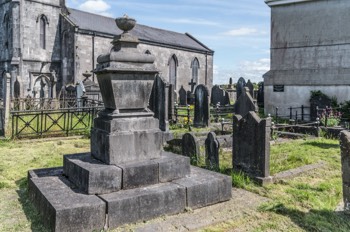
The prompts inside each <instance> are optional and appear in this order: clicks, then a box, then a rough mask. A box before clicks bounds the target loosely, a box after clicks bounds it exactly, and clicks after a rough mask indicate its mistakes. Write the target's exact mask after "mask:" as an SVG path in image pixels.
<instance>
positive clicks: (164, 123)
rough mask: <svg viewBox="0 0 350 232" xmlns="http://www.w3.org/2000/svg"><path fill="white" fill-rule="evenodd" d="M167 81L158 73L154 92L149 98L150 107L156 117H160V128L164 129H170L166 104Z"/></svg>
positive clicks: (153, 88)
mask: <svg viewBox="0 0 350 232" xmlns="http://www.w3.org/2000/svg"><path fill="white" fill-rule="evenodd" d="M165 92H166V83H165V82H164V81H163V80H162V78H161V77H160V76H159V75H157V76H156V78H155V80H154V83H153V87H152V93H151V97H150V100H149V108H150V110H152V111H153V112H154V117H155V118H158V119H159V129H161V130H162V131H167V130H168V119H167V113H168V112H167V109H166V107H167V104H166V94H165Z"/></svg>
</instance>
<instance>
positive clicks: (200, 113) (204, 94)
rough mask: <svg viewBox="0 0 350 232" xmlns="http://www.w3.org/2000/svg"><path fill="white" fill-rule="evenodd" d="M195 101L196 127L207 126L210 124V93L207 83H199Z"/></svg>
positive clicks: (194, 122)
mask: <svg viewBox="0 0 350 232" xmlns="http://www.w3.org/2000/svg"><path fill="white" fill-rule="evenodd" d="M194 95H195V103H194V120H193V126H194V127H207V126H209V119H210V117H209V110H210V109H209V94H208V89H207V87H205V85H198V86H197V88H196V90H195V93H194Z"/></svg>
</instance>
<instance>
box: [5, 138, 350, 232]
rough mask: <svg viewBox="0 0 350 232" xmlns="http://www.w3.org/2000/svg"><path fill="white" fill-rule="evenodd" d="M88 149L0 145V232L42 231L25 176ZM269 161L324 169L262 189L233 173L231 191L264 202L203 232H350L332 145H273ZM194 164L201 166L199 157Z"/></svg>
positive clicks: (59, 144)
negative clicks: (247, 193) (245, 192)
mask: <svg viewBox="0 0 350 232" xmlns="http://www.w3.org/2000/svg"><path fill="white" fill-rule="evenodd" d="M89 144H90V141H89V140H87V139H77V140H64V141H47V142H38V141H35V142H34V141H23V142H22V141H0V231H45V228H42V221H41V219H40V217H39V216H38V212H37V211H36V210H35V209H34V207H33V205H32V203H31V202H30V201H29V199H28V196H27V190H26V189H27V186H26V183H27V181H26V176H27V171H28V170H30V169H36V168H43V167H55V166H61V165H62V157H63V155H64V154H71V153H79V152H86V151H89V146H90V145H89ZM202 152H203V150H202ZM231 157H232V155H231V152H229V151H228V152H225V151H223V150H221V151H220V170H219V171H220V172H223V173H230V170H231V168H232V164H231ZM271 159H272V160H271V166H272V167H273V166H275V168H274V170H275V172H279V171H280V170H284V169H289V168H294V167H297V166H299V165H304V164H307V163H310V162H311V163H314V162H319V161H323V162H324V163H325V165H324V166H323V167H322V168H320V169H317V170H314V171H312V172H308V173H304V174H303V175H301V176H299V177H296V178H294V179H291V180H284V181H280V182H279V183H276V184H272V185H268V186H265V187H260V186H257V185H255V184H254V182H253V181H252V180H251V179H250V178H248V177H247V176H245V175H244V174H242V173H235V174H233V175H232V181H233V184H234V185H235V186H236V187H239V188H244V189H247V190H249V191H252V192H255V193H257V194H259V195H261V196H264V197H267V198H268V199H269V201H268V202H267V203H264V204H262V205H260V207H259V208H258V209H257V210H256V211H254V212H246V214H245V216H244V217H243V218H240V219H237V220H236V221H235V220H230V221H226V222H224V223H220V224H218V225H213V226H211V227H209V228H205V229H204V231H233V230H237V231H350V222H349V220H348V216H345V215H344V214H342V213H339V212H334V209H335V208H336V206H337V205H338V204H339V202H341V200H342V187H341V186H342V181H341V168H340V167H341V164H340V149H339V145H338V141H337V140H330V139H316V140H299V141H292V142H290V143H283V144H278V145H275V146H272V148H271ZM199 164H200V165H201V166H203V165H205V160H204V159H203V157H201V159H200V160H199ZM247 200H248V201H249V199H247ZM233 210H234V209H233Z"/></svg>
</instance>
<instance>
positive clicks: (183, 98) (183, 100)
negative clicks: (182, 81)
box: [179, 86, 187, 106]
mask: <svg viewBox="0 0 350 232" xmlns="http://www.w3.org/2000/svg"><path fill="white" fill-rule="evenodd" d="M179 105H180V106H186V105H187V92H186V90H185V89H184V87H183V86H181V88H180V90H179Z"/></svg>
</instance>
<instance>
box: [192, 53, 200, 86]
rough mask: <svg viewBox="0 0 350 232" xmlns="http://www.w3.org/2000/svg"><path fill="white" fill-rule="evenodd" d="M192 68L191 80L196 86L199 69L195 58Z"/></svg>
mask: <svg viewBox="0 0 350 232" xmlns="http://www.w3.org/2000/svg"><path fill="white" fill-rule="evenodd" d="M191 68H192V80H193V81H194V82H196V83H197V84H198V69H199V68H200V67H199V61H198V59H197V58H194V59H193V61H192V64H191Z"/></svg>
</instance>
